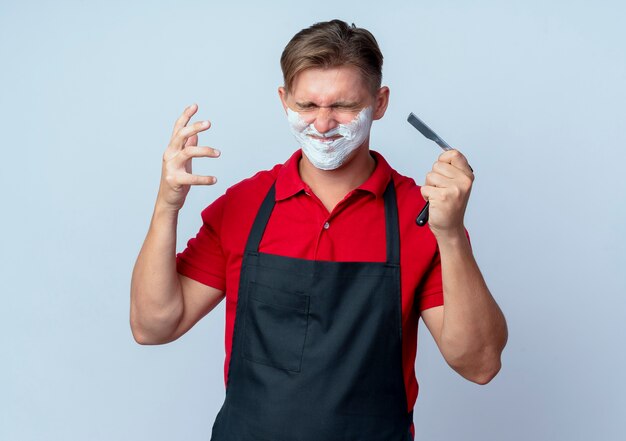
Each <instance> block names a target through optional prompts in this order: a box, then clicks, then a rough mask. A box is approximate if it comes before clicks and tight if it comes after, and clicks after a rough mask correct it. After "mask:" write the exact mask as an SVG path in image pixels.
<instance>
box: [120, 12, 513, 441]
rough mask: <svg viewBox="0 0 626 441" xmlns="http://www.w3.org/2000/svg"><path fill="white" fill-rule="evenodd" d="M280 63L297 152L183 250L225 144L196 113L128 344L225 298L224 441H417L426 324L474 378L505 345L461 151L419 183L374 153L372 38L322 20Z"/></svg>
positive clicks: (378, 112) (233, 197) (231, 192)
mask: <svg viewBox="0 0 626 441" xmlns="http://www.w3.org/2000/svg"><path fill="white" fill-rule="evenodd" d="M281 67H282V70H283V75H284V86H282V87H280V88H279V90H278V93H279V96H280V99H281V102H282V105H283V107H284V109H285V112H286V115H287V119H288V121H289V124H290V126H291V130H292V132H293V133H294V135H295V137H296V139H297V140H298V143H299V147H300V149H298V150H297V151H296V152H295V153H294V154H293V155H292V156H291V157H290V158H289V159H288V160H287V162H285V164H279V165H276V166H275V167H273V168H272V169H271V170H267V171H261V172H259V173H257V174H256V175H255V176H253V177H251V178H249V179H246V180H244V181H242V182H240V183H238V184H237V185H234V186H233V187H231V188H229V189H228V190H227V191H226V193H225V194H224V195H223V196H221V197H220V198H218V199H217V200H216V201H215V202H213V203H212V204H211V205H209V206H208V207H207V208H206V209H205V210H203V212H202V219H203V225H202V227H201V229H200V231H199V233H198V235H197V236H196V237H195V238H193V239H191V240H189V242H188V246H187V248H186V249H185V250H184V251H183V252H182V253H180V254H178V255H176V222H177V216H178V211H179V210H180V209H181V207H182V206H183V203H184V201H185V197H186V195H187V193H188V191H189V189H190V186H191V185H211V184H213V183H215V178H214V177H205V176H196V175H193V174H191V159H192V158H194V157H217V156H219V152H218V151H217V150H215V149H212V148H209V147H198V146H197V142H198V133H199V132H201V131H204V130H206V129H208V128H209V126H210V123H209V122H208V121H203V122H196V123H193V124H189V121H190V118H191V117H192V116H193V115H194V114H195V112H196V111H197V106H195V105H192V106H190V107H188V108H187V109H185V111H184V113H183V114H182V116H181V117H180V118H179V119H178V120H177V121H176V124H175V126H174V131H173V134H172V138H171V140H170V144H169V146H168V148H167V150H166V151H165V154H164V156H163V169H162V177H161V185H160V188H159V193H158V197H157V201H156V204H155V210H154V214H153V217H152V222H151V225H150V229H149V232H148V235H147V237H146V240H145V243H144V245H143V247H142V249H141V252H140V254H139V256H138V258H137V262H136V264H135V268H134V271H133V278H132V285H131V327H132V331H133V335H134V337H135V339H136V341H137V342H139V343H141V344H162V343H167V342H170V341H173V340H175V339H177V338H178V337H180V336H181V335H182V334H184V333H185V332H186V331H187V330H189V329H190V328H191V327H192V326H193V325H194V324H195V323H196V322H197V321H198V320H199V319H200V318H202V317H203V316H205V315H206V314H208V313H209V312H210V311H211V310H212V309H213V308H214V307H215V306H216V305H217V304H218V303H219V302H220V301H221V300H222V299H223V298H226V361H225V365H224V378H225V382H226V400H225V402H224V405H223V406H222V408H221V410H220V412H219V414H218V416H217V418H216V420H215V424H214V426H213V435H212V438H211V439H212V440H216V441H222V440H271V441H281V440H290V441H291V440H315V441H322V440H355V441H356V440H358V441H362V440H372V441H373V440H376V441H378V440H380V441H382V440H394V441H400V440H411V439H413V436H414V428H413V418H412V416H413V415H412V413H413V406H414V404H415V400H416V397H417V382H416V379H415V373H414V364H415V355H416V344H417V341H416V340H417V323H418V319H419V317H420V316H421V317H422V319H423V320H424V323H425V324H426V326H427V327H428V329H429V331H430V332H431V334H432V335H433V337H434V339H435V341H436V343H437V345H438V347H439V349H440V350H441V353H442V354H443V356H444V358H445V359H446V361H447V362H448V363H449V364H450V366H451V367H452V368H453V369H454V370H456V371H457V372H458V373H459V374H460V375H462V376H463V377H465V378H467V379H468V380H471V381H473V382H476V383H479V384H485V383H487V382H489V381H490V380H491V379H492V378H493V377H494V376H495V375H496V373H497V372H498V371H499V369H500V355H501V352H502V350H503V348H504V346H505V344H506V339H507V328H506V322H505V319H504V316H503V315H502V312H501V311H500V309H499V308H498V306H497V304H496V302H495V301H494V299H493V297H492V296H491V294H490V293H489V290H488V288H487V286H486V284H485V282H484V280H483V278H482V276H481V273H480V270H479V269H478V266H477V264H476V262H475V260H474V258H473V255H472V252H471V249H470V244H469V242H468V238H467V235H466V231H465V228H464V226H463V217H464V212H465V207H466V205H467V201H468V198H469V194H470V190H471V186H472V181H473V179H474V176H473V174H472V171H471V168H470V167H469V165H468V163H467V161H466V159H465V157H464V156H463V155H462V154H461V153H460V152H458V151H457V150H452V151H448V152H445V153H443V154H442V155H441V156H440V157H439V159H438V161H437V162H436V163H435V164H434V166H433V169H432V171H431V172H430V173H428V175H427V176H426V182H425V185H424V186H422V187H421V188H420V187H418V186H417V185H416V184H415V182H414V181H413V180H412V179H411V178H408V177H405V176H402V175H400V174H399V173H397V172H396V171H395V170H393V169H392V168H391V167H390V166H389V164H388V163H387V162H386V161H385V159H384V158H383V157H382V156H381V155H380V154H379V153H377V152H374V151H370V149H369V134H370V127H371V124H372V121H374V120H378V119H380V118H382V117H383V115H384V114H385V110H386V108H387V104H388V101H389V89H388V87H381V77H382V74H381V72H382V54H381V53H380V50H379V48H378V45H377V43H376V40H375V39H374V37H373V36H372V35H371V34H370V33H369V32H368V31H367V30H365V29H361V28H357V27H355V26H354V25H352V26H348V25H347V24H346V23H344V22H342V21H339V20H333V21H330V22H324V23H317V24H315V25H313V26H312V27H310V28H308V29H304V30H302V31H301V32H299V33H298V34H296V35H295V36H294V38H293V39H292V40H291V41H290V42H289V44H288V45H287V46H286V48H285V50H284V52H283V54H282V57H281ZM188 124H189V125H188ZM425 201H429V202H430V220H429V226H428V227H425V228H420V227H418V226H417V225H416V224H415V218H416V216H417V214H418V213H419V212H420V210H421V209H422V207H423V206H424V204H425ZM444 299H445V302H444Z"/></svg>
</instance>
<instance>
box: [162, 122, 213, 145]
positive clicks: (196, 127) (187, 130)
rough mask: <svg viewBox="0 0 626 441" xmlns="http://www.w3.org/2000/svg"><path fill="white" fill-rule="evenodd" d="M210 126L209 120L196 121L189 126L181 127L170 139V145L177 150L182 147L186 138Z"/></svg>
mask: <svg viewBox="0 0 626 441" xmlns="http://www.w3.org/2000/svg"><path fill="white" fill-rule="evenodd" d="M209 127H211V122H210V121H197V122H195V123H193V124H192V125H190V126H187V127H183V128H182V129H180V130H179V131H178V132H177V133H176V135H174V137H173V138H172V139H171V141H170V147H172V148H174V149H176V150H179V149H182V148H183V147H184V145H185V142H187V138H189V137H190V136H192V135H195V134H197V133H200V132H202V131H204V130H207V129H208V128H209Z"/></svg>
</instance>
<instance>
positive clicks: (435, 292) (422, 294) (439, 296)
mask: <svg viewBox="0 0 626 441" xmlns="http://www.w3.org/2000/svg"><path fill="white" fill-rule="evenodd" d="M465 236H466V237H467V240H468V242H469V240H470V238H469V233H468V232H467V230H465ZM470 246H471V243H470ZM443 303H444V298H443V280H442V278H441V256H440V255H439V248H437V251H436V252H435V256H434V257H433V261H432V264H431V266H430V268H429V269H428V271H427V273H426V275H425V276H424V279H423V281H422V283H421V285H420V289H419V311H420V312H422V311H424V310H425V309H429V308H434V307H435V306H441V305H443Z"/></svg>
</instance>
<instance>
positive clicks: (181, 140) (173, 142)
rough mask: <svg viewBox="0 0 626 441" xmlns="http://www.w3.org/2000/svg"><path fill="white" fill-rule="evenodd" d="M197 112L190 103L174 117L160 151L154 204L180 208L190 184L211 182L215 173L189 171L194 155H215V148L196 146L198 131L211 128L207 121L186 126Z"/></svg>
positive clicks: (217, 153) (194, 106) (218, 153)
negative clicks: (168, 134)
mask: <svg viewBox="0 0 626 441" xmlns="http://www.w3.org/2000/svg"><path fill="white" fill-rule="evenodd" d="M197 111H198V106H197V105H196V104H192V105H191V106H189V107H187V108H186V109H185V110H184V111H183V114H182V115H181V116H180V117H179V118H178V119H177V120H176V123H175V124H174V130H173V132H172V138H171V139H170V143H169V145H168V146H167V149H166V150H165V153H163V166H162V169H161V184H160V186H159V194H158V197H157V203H158V204H159V203H160V204H165V206H166V207H167V208H171V209H174V210H180V209H181V208H182V206H183V204H184V203H185V199H186V197H187V193H189V189H190V188H191V186H192V185H213V184H215V182H217V179H216V178H215V176H199V175H194V174H192V173H191V171H192V168H191V160H192V158H194V157H196V158H198V157H203V156H204V157H209V158H216V157H218V156H219V155H220V152H219V150H216V149H214V148H211V147H198V133H200V132H202V131H204V130H207V129H208V128H209V127H211V122H210V121H197V122H195V123H193V124H191V125H189V126H187V124H188V123H189V120H190V119H191V117H192V116H193V115H194V114H195V113H196V112H197Z"/></svg>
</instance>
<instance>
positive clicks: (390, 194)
mask: <svg viewBox="0 0 626 441" xmlns="http://www.w3.org/2000/svg"><path fill="white" fill-rule="evenodd" d="M383 198H384V200H385V226H386V230H387V264H390V265H400V231H399V227H398V204H397V202H396V187H395V185H394V184H393V179H389V183H388V184H387V188H386V189H385V193H384V195H383Z"/></svg>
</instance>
